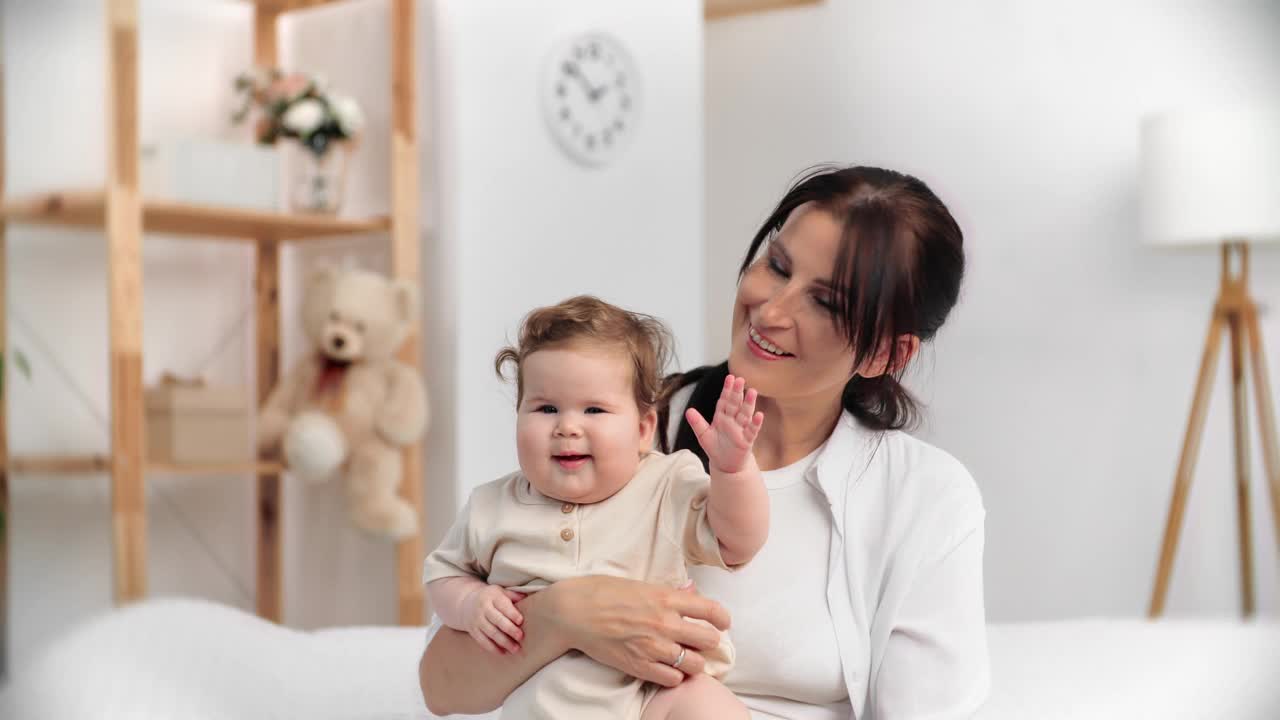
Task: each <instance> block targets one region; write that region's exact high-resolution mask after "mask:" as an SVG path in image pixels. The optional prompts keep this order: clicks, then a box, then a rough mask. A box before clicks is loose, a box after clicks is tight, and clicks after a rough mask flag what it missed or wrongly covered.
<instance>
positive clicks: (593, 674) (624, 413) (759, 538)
mask: <svg viewBox="0 0 1280 720" xmlns="http://www.w3.org/2000/svg"><path fill="white" fill-rule="evenodd" d="M669 346H670V341H669V335H668V332H667V330H666V328H665V327H664V326H663V325H662V323H660V322H659V321H658V320H656V319H654V318H651V317H648V316H645V315H639V314H636V313H630V312H627V311H625V310H622V309H620V308H618V307H615V306H613V305H610V304H608V303H605V302H603V301H601V300H598V299H596V298H592V297H575V298H572V299H569V300H566V301H564V302H562V303H560V304H558V305H555V306H552V307H546V308H540V309H537V310H535V311H533V312H532V313H530V314H529V315H528V316H527V317H526V318H525V320H524V324H523V327H522V328H521V331H520V338H519V343H518V345H517V346H516V347H508V348H506V349H504V350H502V352H500V353H499V354H498V357H497V360H496V362H495V366H496V368H497V371H498V374H499V376H502V375H503V369H504V368H505V367H506V366H507V365H508V364H514V365H515V367H516V404H517V418H516V447H517V450H518V454H519V458H520V470H519V471H518V472H515V473H512V474H510V475H507V476H506V477H503V478H501V479H499V480H496V481H494V482H491V483H488V484H486V485H482V486H480V487H478V488H476V490H475V491H474V492H473V493H472V494H471V498H470V499H469V500H468V502H467V505H466V507H464V508H463V510H462V512H461V514H460V515H459V517H458V520H457V522H456V523H455V524H454V526H453V528H451V529H450V531H449V534H448V535H447V536H446V537H445V539H444V541H443V542H442V543H441V545H440V547H438V548H436V550H435V551H434V552H432V553H431V554H430V555H429V556H428V557H427V560H426V567H425V572H424V577H423V582H425V583H427V595H428V597H430V599H431V606H432V607H433V608H435V611H436V613H437V614H438V615H439V616H440V619H441V621H442V622H443V623H444V624H445V625H448V626H449V627H451V628H454V629H456V630H461V631H465V632H467V633H469V634H470V635H471V636H472V637H473V638H475V640H476V642H478V643H480V645H481V646H483V647H484V648H486V649H488V650H490V651H492V652H502V651H503V650H502V648H508V649H512V648H515V647H517V645H518V643H519V640H520V638H521V637H522V634H521V631H520V629H519V627H518V626H519V625H520V623H521V621H522V620H521V616H520V613H519V612H518V611H517V610H516V608H515V606H514V605H513V603H512V600H513V599H514V598H518V597H519V596H518V595H515V596H513V594H512V593H513V591H514V592H520V593H532V592H536V591H538V590H541V589H543V588H545V587H547V586H548V585H550V584H551V583H554V582H557V581H560V580H564V579H566V578H571V577H579V576H584V575H613V576H617V577H625V578H631V579H634V580H643V581H645V582H651V583H662V584H667V585H672V586H683V585H685V584H687V583H688V580H689V576H688V569H687V567H688V564H690V563H693V564H702V565H714V566H716V567H721V568H725V569H728V570H733V569H736V568H739V567H741V566H743V565H744V564H745V563H746V562H748V561H749V560H751V558H752V557H754V556H755V554H756V552H758V551H759V550H760V548H761V546H762V545H764V541H765V537H766V535H767V534H768V525H769V496H768V494H767V492H766V490H765V487H764V480H763V478H762V477H761V474H760V469H759V468H758V467H757V466H756V463H755V459H754V457H753V455H752V453H751V447H752V444H753V443H754V442H755V439H756V436H757V434H758V433H759V431H760V427H761V425H762V423H763V422H764V415H763V414H762V413H758V412H756V411H755V403H756V392H755V391H754V390H745V392H744V386H745V382H744V380H743V379H742V378H735V377H733V376H732V375H731V376H729V378H728V379H727V380H726V381H725V385H724V389H723V391H722V393H721V395H720V399H719V402H718V403H717V405H716V411H715V415H714V417H713V418H712V420H711V422H710V423H708V422H707V421H706V420H704V419H703V418H702V416H701V415H699V414H698V412H697V411H696V410H690V411H689V416H688V417H689V422H690V425H691V426H692V427H693V429H694V431H695V433H696V434H697V437H698V442H699V443H700V444H701V445H702V447H703V449H704V450H706V453H707V458H708V460H709V464H710V468H711V474H710V477H708V475H707V473H706V471H704V470H703V467H702V463H701V462H700V461H699V460H698V458H697V456H695V455H694V454H693V453H691V452H689V451H687V450H682V451H680V452H677V453H675V454H672V455H663V454H662V453H659V452H655V451H654V450H653V447H654V432H655V430H656V425H657V412H656V409H655V404H656V403H657V399H658V393H659V389H660V387H661V377H662V370H663V366H664V365H665V362H666V359H667V356H668V354H669V350H668V348H669ZM683 657H684V651H683V649H681V650H680V652H679V654H678V656H677V655H676V654H675V653H673V657H672V658H671V659H670V660H668V661H667V662H669V663H671V664H673V665H675V666H677V667H678V666H679V664H680V661H681V660H682V659H683ZM706 660H707V663H706V673H707V675H700V676H696V677H689V678H686V680H685V682H683V683H681V684H680V685H678V686H676V687H674V688H669V689H667V688H660V687H658V686H656V685H652V684H649V683H645V682H643V681H641V680H637V679H635V678H633V677H630V676H628V675H626V674H625V673H622V672H621V671H618V670H615V669H614V668H611V667H608V666H605V665H603V664H601V663H597V662H596V661H595V660H592V659H591V658H589V657H588V656H586V655H584V654H582V653H580V652H577V651H571V652H569V653H567V654H565V655H563V656H561V657H560V658H559V659H557V660H555V661H554V662H552V663H550V664H549V665H547V666H546V667H545V668H543V669H542V670H541V671H539V672H538V673H536V674H535V675H533V676H532V677H530V678H529V679H528V680H527V681H526V682H525V683H524V684H523V685H522V686H521V687H520V688H518V689H517V690H516V691H515V692H513V693H512V694H511V695H510V696H509V697H508V698H507V700H506V703H505V704H504V705H503V717H504V718H570V717H572V718H600V719H601V720H603V719H604V718H610V719H612V718H633V719H634V718H643V719H644V720H650V719H651V718H667V717H672V716H679V715H682V714H683V715H684V716H688V714H689V713H690V712H691V711H693V712H696V713H697V714H698V715H700V716H703V717H711V718H747V717H748V713H747V710H746V708H745V707H744V706H743V705H742V704H741V702H739V701H738V700H737V699H736V698H735V697H734V696H733V693H731V692H730V691H729V690H728V689H727V688H725V687H724V686H723V685H722V684H720V683H719V682H718V681H716V680H714V679H712V677H723V675H724V673H725V672H726V671H727V670H728V669H729V667H731V665H732V662H733V651H732V647H731V646H730V645H729V643H728V639H727V637H726V636H723V635H722V641H721V645H720V647H719V648H717V649H716V650H714V651H712V652H710V653H707V654H706Z"/></svg>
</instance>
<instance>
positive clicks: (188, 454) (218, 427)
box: [146, 378, 254, 463]
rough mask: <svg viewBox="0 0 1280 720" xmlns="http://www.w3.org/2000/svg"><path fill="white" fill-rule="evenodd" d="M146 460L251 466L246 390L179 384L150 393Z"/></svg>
mask: <svg viewBox="0 0 1280 720" xmlns="http://www.w3.org/2000/svg"><path fill="white" fill-rule="evenodd" d="M146 415H147V458H148V460H150V461H152V462H163V463H223V462H247V461H250V460H252V459H253V455H254V453H253V443H252V438H251V437H250V421H251V417H252V415H253V410H252V405H251V404H250V403H249V393H248V390H247V389H246V388H233V387H217V386H208V385H205V384H204V383H202V382H198V381H197V382H176V381H173V380H171V379H168V378H166V380H165V381H162V382H161V383H160V384H159V385H157V386H155V387H152V388H149V389H148V390H147V391H146Z"/></svg>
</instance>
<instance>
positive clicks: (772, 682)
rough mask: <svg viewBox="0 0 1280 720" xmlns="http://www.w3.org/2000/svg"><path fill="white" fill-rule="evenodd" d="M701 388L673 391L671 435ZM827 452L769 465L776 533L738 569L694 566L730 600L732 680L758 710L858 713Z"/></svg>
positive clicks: (756, 714) (822, 715)
mask: <svg viewBox="0 0 1280 720" xmlns="http://www.w3.org/2000/svg"><path fill="white" fill-rule="evenodd" d="M692 393H693V387H692V386H689V387H688V388H684V389H682V390H681V391H680V392H678V393H676V395H675V397H674V398H673V399H672V402H671V406H672V412H671V417H672V421H671V422H670V425H669V426H668V428H667V430H668V432H667V436H668V437H670V438H672V439H674V438H675V434H676V430H677V429H678V428H679V421H680V418H681V416H682V415H683V413H684V407H685V405H687V404H688V402H689V396H690V395H692ZM677 410H679V412H677ZM821 452H822V446H819V447H818V448H817V449H815V450H814V451H813V452H811V453H809V454H808V455H806V456H805V457H804V458H801V459H800V460H798V461H796V462H794V463H792V464H790V465H788V466H786V467H782V468H778V469H777V470H769V471H767V472H765V473H764V484H765V487H766V488H768V490H769V527H770V533H769V541H768V542H767V543H765V546H764V547H763V548H761V549H760V552H759V553H757V554H756V556H755V557H754V558H752V560H751V562H750V563H748V564H747V566H746V567H744V568H741V569H739V570H738V571H736V572H735V573H733V574H732V575H730V574H729V573H727V572H725V571H724V570H720V569H718V568H712V567H703V566H697V567H691V568H689V575H690V577H692V578H693V581H694V584H695V585H696V586H697V588H698V591H699V592H700V593H702V594H703V595H706V596H707V597H710V598H715V599H716V600H717V601H719V602H720V603H721V604H723V605H724V606H725V607H726V608H727V609H728V610H729V614H730V616H731V617H732V618H733V627H732V629H730V631H729V632H730V635H731V636H732V637H733V642H734V646H735V647H736V648H737V661H736V664H735V665H734V667H733V669H732V670H731V671H730V672H729V674H728V676H726V677H725V678H724V683H725V685H726V686H727V687H728V688H729V689H730V690H732V691H733V692H734V694H735V695H737V696H738V698H739V699H741V700H742V702H743V703H745V704H746V706H747V708H748V709H750V710H751V717H752V718H753V719H754V720H762V719H763V718H784V719H785V720H848V718H849V717H850V716H851V715H852V708H851V707H850V705H849V691H848V688H847V687H846V686H845V682H844V675H843V673H842V671H841V665H840V648H839V647H838V646H837V645H836V637H835V625H834V623H833V622H832V620H831V610H830V608H829V607H828V606H827V568H828V566H829V562H830V546H829V541H830V537H831V512H830V511H829V510H828V509H827V502H826V498H825V496H824V495H823V494H822V491H821V490H820V489H819V488H818V487H817V486H816V484H815V482H814V478H813V473H812V470H813V464H814V461H815V460H817V458H818V455H819V454H820V453H821ZM779 578H787V579H788V581H787V582H779V581H778V579H779Z"/></svg>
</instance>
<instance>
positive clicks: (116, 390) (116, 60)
mask: <svg viewBox="0 0 1280 720" xmlns="http://www.w3.org/2000/svg"><path fill="white" fill-rule="evenodd" d="M330 1H341V0H321V1H317V0H259V1H258V2H255V3H253V5H254V56H255V57H254V59H255V62H256V63H257V64H258V65H261V66H275V65H276V64H277V55H276V20H277V19H278V18H279V17H280V16H281V15H283V14H285V13H288V12H291V11H293V10H297V9H301V8H306V7H313V6H316V5H321V4H325V2H330ZM104 2H105V4H106V37H107V57H106V66H107V106H108V107H107V116H108V129H107V138H106V141H107V147H108V161H107V168H108V169H107V177H106V182H105V184H104V186H103V187H102V188H95V189H89V190H73V191H65V192H51V193H46V194H42V195H39V196H36V197H28V198H12V199H6V198H4V157H3V154H2V153H3V143H0V352H3V351H4V349H5V348H4V342H5V325H4V315H5V314H4V312H3V309H4V308H3V302H4V293H3V291H4V287H3V279H4V268H5V259H6V258H5V254H6V253H5V249H6V248H5V239H4V237H5V228H6V226H7V225H8V224H10V223H37V224H43V225H55V226H62V227H76V228H93V229H101V230H103V232H104V235H105V238H106V242H107V248H108V253H107V257H108V259H107V265H108V298H107V299H108V303H109V310H108V317H109V323H110V365H111V372H110V377H111V448H110V452H109V453H105V454H101V455H82V456H65V457H64V456H57V457H48V456H45V457H10V456H9V454H8V446H7V432H6V431H5V421H6V418H5V416H4V408H3V405H2V404H0V512H3V513H6V514H7V513H8V512H9V509H8V476H9V475H10V474H12V473H43V474H50V475H54V476H62V475H75V474H86V473H102V472H108V473H109V474H110V477H111V514H112V549H113V554H112V557H113V565H114V582H113V588H114V597H115V600H116V602H117V603H128V602H132V601H135V600H139V599H141V598H143V597H145V596H146V593H147V571H146V563H147V529H146V528H147V518H146V506H145V504H144V498H145V494H144V486H143V483H144V478H145V477H146V476H147V475H149V474H157V475H161V474H163V475H173V474H176V475H228V474H249V475H256V477H257V486H258V501H257V507H258V511H257V517H258V572H257V610H258V613H259V614H260V615H261V616H263V617H265V618H268V619H271V620H274V621H279V620H280V616H281V607H282V603H281V599H282V598H281V580H282V577H281V575H282V572H281V571H282V568H281V554H280V550H281V548H280V528H279V519H280V477H281V472H282V470H283V468H282V467H281V466H280V465H279V464H277V463H271V462H248V463H227V464H214V465H195V466H173V465H165V464H158V463H149V462H147V461H146V459H145V458H146V455H145V453H144V447H143V438H144V425H143V386H142V282H143V277H142V252H141V250H142V240H143V235H144V233H162V234H165V235H176V236H182V237H197V238H203V239H215V240H226V241H234V242H246V243H250V244H251V245H252V246H253V249H254V250H253V251H254V259H255V267H256V270H255V293H256V306H257V313H256V323H257V328H256V333H257V340H258V343H257V346H258V350H257V382H258V393H259V401H261V400H263V399H265V396H266V394H267V393H268V392H269V391H270V389H271V387H272V386H273V385H274V384H275V382H276V381H277V379H278V378H279V374H280V353H279V348H280V317H279V298H278V289H279V266H280V247H281V244H282V243H285V242H306V241H308V240H311V239H316V238H330V237H335V236H347V235H367V234H374V233H376V234H379V235H381V236H386V237H389V241H390V246H391V253H390V254H391V267H392V274H393V275H394V276H395V277H397V278H403V279H406V280H409V281H412V282H414V283H417V282H418V261H419V247H418V243H419V231H418V209H417V204H418V182H417V178H418V171H417V163H418V146H417V137H416V126H415V121H414V112H415V110H414V95H413V93H414V88H415V82H414V71H415V67H414V38H413V32H414V27H415V22H414V14H415V2H414V0H390V2H389V9H390V12H391V18H390V20H391V22H390V27H391V33H392V38H391V62H390V68H389V70H390V73H391V89H392V98H391V103H392V113H391V117H392V122H391V127H390V128H388V132H390V133H391V158H390V167H391V175H392V178H391V179H392V182H391V189H392V198H391V214H390V216H388V217H374V218H367V219H346V218H326V217H322V216H310V215H293V214H286V213H270V212H260V211H252V210H242V209H230V208H220V207H210V206H202V205H191V204H185V203H176V202H169V201H162V200H151V199H146V198H142V197H140V195H139V187H138V164H139V163H138V118H137V111H138V80H137V78H138V22H139V13H138V0H104ZM2 99H3V67H2V66H0V133H2V132H3V129H4V127H3V120H4V115H3V112H4V108H3V104H2V101H3V100H2ZM417 347H418V343H417V342H416V340H415V338H413V337H411V338H410V339H409V340H407V341H406V342H405V344H404V348H403V351H402V352H401V355H400V358H401V359H402V360H403V361H404V362H406V363H408V364H409V365H410V366H411V367H418V366H419V364H418V363H419V358H418V354H419V353H418V349H417ZM422 480H423V478H422V457H421V446H420V445H419V446H415V447H413V448H410V449H408V450H406V452H405V462H404V480H403V482H402V485H401V494H402V495H403V496H404V497H405V499H406V500H408V501H409V502H410V503H411V504H412V505H413V506H414V507H416V508H421V506H422ZM7 532H8V527H7V525H5V526H0V618H7V604H6V602H7V595H8V592H7V565H6V561H7V556H8V548H7V538H6V535H7ZM396 553H397V586H398V595H397V598H398V616H399V619H400V622H401V624H405V625H418V624H422V622H423V610H424V608H423V595H422V588H421V585H420V583H419V566H420V563H421V561H422V556H423V540H422V535H421V534H420V535H419V536H418V537H415V538H410V539H408V540H405V541H404V542H401V543H399V544H398V545H397V547H396ZM4 624H5V623H4V622H2V621H0V645H2V644H3V640H4V638H3V626H4ZM2 668H3V659H2V658H0V669H2ZM0 672H2V670H0Z"/></svg>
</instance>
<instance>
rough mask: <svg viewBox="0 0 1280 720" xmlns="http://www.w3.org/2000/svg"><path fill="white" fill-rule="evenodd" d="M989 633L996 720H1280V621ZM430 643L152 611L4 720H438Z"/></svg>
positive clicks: (18, 687)
mask: <svg viewBox="0 0 1280 720" xmlns="http://www.w3.org/2000/svg"><path fill="white" fill-rule="evenodd" d="M989 635H990V642H991V657H992V671H993V688H992V694H991V699H990V701H989V702H988V704H987V706H986V708H985V709H984V710H983V712H982V714H981V715H980V717H981V718H982V719H983V720H1011V719H1013V718H1017V719H1018V720H1027V719H1028V718H1044V719H1046V720H1056V719H1059V718H1089V719H1091V720H1105V719H1108V718H1161V719H1164V720H1167V719H1172V718H1188V719H1189V718H1232V719H1239V720H1255V719H1256V720H1276V719H1277V718H1280V625H1277V624H1275V623H1253V624H1241V623H1236V622H1231V621H1194V622H1192V621H1161V622H1159V623H1148V622H1144V621H1141V620H1073V621H1062V622H1049V623H1031V624H1022V625H993V626H992V627H991V628H990V634H989ZM423 639H424V632H423V630H422V629H403V628H344V629H335V630H326V631H321V632H314V633H306V632H299V631H294V630H289V629H286V628H281V627H278V626H275V625H272V624H270V623H266V622H264V621H262V620H259V619H257V618H256V617H253V616H252V615H248V614H246V613H243V612H241V611H239V610H234V609H230V608H226V607H223V606H219V605H214V604H210V603H206V602H201V601H191V600H153V601H150V602H147V603H144V604H142V605H138V606H135V607H132V608H129V609H125V610H119V611H115V612H111V613H107V614H105V615H103V616H100V617H98V618H96V619H94V620H92V621H90V622H87V623H84V624H82V625H79V626H76V627H74V628H71V629H69V630H68V631H67V632H66V633H64V634H63V635H62V636H61V637H60V638H59V639H58V640H57V641H55V642H54V643H52V644H51V645H50V646H48V647H47V648H46V649H45V651H44V652H42V653H41V654H40V655H39V657H38V659H37V660H35V661H33V662H31V663H28V664H27V665H26V666H25V667H20V668H16V672H15V675H14V678H13V679H12V681H11V682H10V683H9V684H8V685H7V686H6V687H4V688H3V689H2V690H0V718H4V719H5V720H45V719H46V718H47V719H49V720H54V719H56V720H66V719H69V718H77V719H80V720H98V719H104V720H105V719H108V718H109V719H111V720H116V719H123V718H128V719H130V720H158V719H161V718H163V719H166V720H168V719H179V718H180V719H182V720H221V719H223V718H226V719H228V720H229V719H232V718H234V719H235V720H245V719H247V718H252V719H255V720H256V719H259V718H261V719H263V720H267V719H271V718H308V719H309V720H314V719H323V718H385V719H386V720H399V719H403V720H410V719H414V720H417V719H420V718H429V717H430V716H429V715H428V714H427V712H426V709H425V708H424V707H423V705H422V700H421V698H420V697H419V695H418V684H417V675H416V671H417V658H418V655H419V653H420V652H421V649H422V643H423ZM922 681H924V680H923V679H922Z"/></svg>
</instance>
